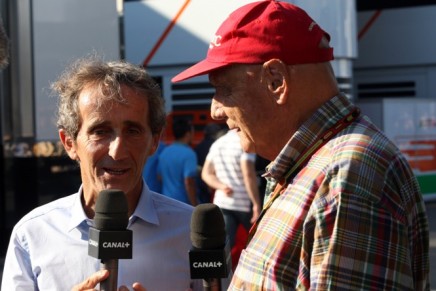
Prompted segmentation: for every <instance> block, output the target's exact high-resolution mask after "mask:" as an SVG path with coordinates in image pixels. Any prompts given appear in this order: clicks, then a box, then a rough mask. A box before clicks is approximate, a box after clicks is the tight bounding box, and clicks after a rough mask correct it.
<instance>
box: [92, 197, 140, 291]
mask: <svg viewBox="0 0 436 291" xmlns="http://www.w3.org/2000/svg"><path fill="white" fill-rule="evenodd" d="M128 222H129V217H128V206H127V198H126V195H125V194H124V192H123V191H121V190H116V189H108V190H103V191H101V192H100V193H99V194H98V197H97V201H96V202H95V216H94V227H90V228H89V240H88V255H90V256H91V257H94V258H97V259H100V260H101V269H102V270H109V277H108V278H107V279H106V280H104V281H102V282H101V283H100V291H116V290H117V289H118V286H117V285H118V259H131V258H132V237H133V235H132V231H131V230H128V229H126V228H127V223H128Z"/></svg>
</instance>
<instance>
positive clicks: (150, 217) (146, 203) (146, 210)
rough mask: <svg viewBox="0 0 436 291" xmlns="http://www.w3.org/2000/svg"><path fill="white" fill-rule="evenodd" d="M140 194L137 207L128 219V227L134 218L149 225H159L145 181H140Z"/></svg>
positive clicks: (150, 193) (151, 196) (151, 195)
mask: <svg viewBox="0 0 436 291" xmlns="http://www.w3.org/2000/svg"><path fill="white" fill-rule="evenodd" d="M142 185H143V187H142V192H141V197H140V198H139V201H138V205H137V206H136V209H135V211H134V212H133V214H132V216H131V217H130V219H129V226H130V224H132V223H133V222H134V220H135V219H136V218H139V219H142V220H143V221H146V222H149V223H151V224H156V225H157V224H159V217H158V215H157V210H156V208H155V205H154V201H153V194H152V193H153V192H151V191H150V189H149V188H148V186H147V184H146V183H145V181H144V180H143V181H142Z"/></svg>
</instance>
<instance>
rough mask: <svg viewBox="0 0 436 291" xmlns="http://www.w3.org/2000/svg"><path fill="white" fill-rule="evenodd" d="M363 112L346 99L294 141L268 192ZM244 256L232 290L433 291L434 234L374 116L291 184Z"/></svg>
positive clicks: (273, 171) (274, 168) (356, 124)
mask: <svg viewBox="0 0 436 291" xmlns="http://www.w3.org/2000/svg"><path fill="white" fill-rule="evenodd" d="M354 108H355V107H354V106H353V105H352V104H351V103H350V102H349V101H348V99H347V98H346V97H345V96H343V95H339V96H337V97H335V98H333V99H331V100H330V101H329V102H327V103H326V104H325V105H324V106H322V108H320V109H319V110H318V111H317V112H316V113H315V114H314V115H313V116H312V117H311V118H310V120H308V121H307V122H306V123H305V124H303V126H302V127H301V128H300V129H299V130H298V131H297V132H296V133H295V134H294V136H293V137H292V138H291V140H290V141H289V143H288V144H287V145H286V147H285V148H284V149H283V150H282V152H281V153H280V155H279V156H278V157H277V158H276V160H275V161H273V162H272V163H271V164H270V165H269V167H268V169H267V175H268V176H269V177H270V178H269V182H268V183H269V185H268V186H267V196H266V198H265V199H266V200H268V198H269V195H268V193H270V192H271V190H272V189H274V187H275V184H276V181H278V180H282V179H283V177H284V175H285V174H286V173H287V171H288V170H289V169H290V167H291V166H292V165H293V164H295V163H296V161H297V160H298V158H299V156H300V155H301V153H302V152H303V151H304V150H305V149H306V148H307V147H308V146H310V145H311V144H312V143H313V142H314V141H316V140H317V139H319V138H320V135H321V134H322V133H323V132H325V131H326V130H327V129H329V128H331V127H332V126H333V125H334V124H335V123H336V122H337V121H338V120H340V119H341V118H343V117H344V116H345V115H346V114H348V113H349V112H351V110H352V109H354ZM288 182H289V184H288V185H287V187H286V188H285V190H284V192H283V193H282V194H281V195H280V196H279V197H278V198H277V199H276V200H275V201H274V202H273V204H272V205H271V207H270V208H269V209H268V210H267V211H266V212H265V214H264V216H263V218H262V219H261V221H260V222H259V224H258V228H257V231H256V232H255V234H254V237H253V238H252V240H251V241H250V243H249V244H248V246H247V248H246V249H245V250H243V252H242V254H241V257H240V260H239V263H238V266H237V269H236V271H235V274H234V276H233V279H232V282H231V285H230V287H229V290H250V291H252V290H295V289H297V290H309V289H310V290H326V289H334V290H415V291H416V290H429V253H428V251H429V230H428V221H427V215H426V212H425V205H424V202H423V200H422V196H421V194H420V190H419V186H418V183H417V180H416V178H415V177H414V175H413V173H412V171H411V169H410V167H409V165H408V163H407V161H406V160H405V158H404V156H403V155H402V154H401V153H400V151H399V150H398V148H397V147H396V146H395V145H394V144H393V143H392V142H391V141H389V140H388V139H387V138H386V137H385V136H384V135H383V134H382V133H381V132H380V130H379V129H377V128H376V127H375V126H374V125H373V124H372V123H371V122H370V121H369V120H368V119H367V118H366V117H363V116H360V117H358V118H357V119H356V120H355V121H353V122H352V123H351V124H350V125H349V126H348V127H346V128H345V129H343V130H342V131H341V132H339V133H338V134H336V135H335V136H333V137H332V138H331V139H330V140H329V141H328V142H327V143H326V144H325V145H324V146H322V147H321V148H320V149H318V150H317V151H316V152H315V154H313V155H312V156H311V157H310V159H309V161H308V162H307V163H306V164H305V165H304V166H303V168H302V169H301V170H300V171H298V173H296V174H295V175H293V176H291V177H290V179H289V180H288Z"/></svg>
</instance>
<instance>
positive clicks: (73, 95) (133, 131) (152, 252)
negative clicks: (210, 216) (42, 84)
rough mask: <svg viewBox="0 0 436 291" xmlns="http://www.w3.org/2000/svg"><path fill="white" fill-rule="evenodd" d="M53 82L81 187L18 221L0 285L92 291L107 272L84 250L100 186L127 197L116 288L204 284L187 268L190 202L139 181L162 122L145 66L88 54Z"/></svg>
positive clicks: (156, 90)
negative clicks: (124, 252) (129, 246)
mask: <svg viewBox="0 0 436 291" xmlns="http://www.w3.org/2000/svg"><path fill="white" fill-rule="evenodd" d="M53 88H54V90H55V91H56V92H57V93H58V95H59V110H58V121H57V125H58V128H59V137H60V140H61V142H62V144H63V146H64V148H65V150H66V153H67V154H68V156H69V157H70V158H71V159H73V160H75V161H77V163H78V165H79V166H80V170H81V179H82V185H81V187H80V189H79V190H78V192H77V193H75V194H72V195H70V196H67V197H64V198H60V199H58V200H56V201H53V202H50V203H48V204H46V205H43V206H41V207H38V208H36V209H34V210H33V211H31V212H30V213H28V214H27V215H26V216H24V217H23V218H22V219H21V220H20V221H19V222H18V223H17V224H16V226H15V227H14V229H13V232H12V235H11V239H10V243H9V247H8V251H7V255H6V259H5V264H4V273H3V279H2V288H1V290H26V291H28V290H54V291H55V290H56V291H58V290H71V289H73V290H90V289H92V290H94V288H96V286H97V285H98V283H99V282H101V281H102V280H104V279H105V278H107V277H108V276H109V272H108V271H107V270H106V271H100V272H99V269H100V261H99V260H98V259H96V258H93V257H90V256H88V231H89V228H90V227H91V226H93V225H94V221H93V217H94V213H95V212H94V210H95V201H96V199H97V197H98V195H99V193H100V191H102V190H105V189H119V190H121V191H123V192H124V193H125V194H126V198H127V204H128V215H129V222H128V226H127V228H128V229H130V230H132V232H133V256H132V259H131V260H120V262H119V270H118V283H119V285H123V286H124V287H123V288H126V287H125V286H132V287H133V290H145V288H147V290H148V291H153V290H156V291H161V290H186V289H188V288H192V289H194V290H199V289H201V288H200V284H201V282H198V281H199V280H197V281H195V282H193V281H192V280H191V279H190V269H189V258H188V251H189V249H190V248H191V241H190V230H189V227H190V219H191V213H192V210H193V208H192V207H191V206H189V205H187V204H184V203H181V202H178V201H176V200H173V199H171V198H168V197H165V196H163V195H160V194H157V193H155V192H152V191H150V190H149V188H148V186H147V185H146V184H145V183H144V181H143V179H142V170H143V168H144V164H145V163H146V161H147V158H148V157H149V156H150V155H152V154H153V153H154V152H155V150H156V148H157V146H158V142H159V139H160V136H161V132H162V128H163V127H164V125H165V118H166V114H165V109H164V101H163V98H161V92H160V89H159V87H158V85H157V84H156V83H155V82H154V81H153V79H152V78H151V77H150V76H149V75H148V74H147V72H146V71H145V70H144V69H143V68H140V67H137V66H134V65H131V64H128V63H125V62H121V61H117V62H108V63H105V62H103V61H100V60H98V59H84V60H79V61H78V62H77V63H75V64H74V65H73V66H71V68H69V70H67V71H66V72H65V73H64V74H63V75H62V76H61V77H60V78H59V80H58V81H57V82H55V83H54V84H53ZM80 282H82V283H80ZM198 283H200V284H198Z"/></svg>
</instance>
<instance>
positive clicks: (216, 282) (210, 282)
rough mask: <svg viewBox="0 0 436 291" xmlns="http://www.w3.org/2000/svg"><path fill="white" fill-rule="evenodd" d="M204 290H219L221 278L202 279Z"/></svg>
mask: <svg viewBox="0 0 436 291" xmlns="http://www.w3.org/2000/svg"><path fill="white" fill-rule="evenodd" d="M203 290H204V291H221V279H219V278H207V279H203Z"/></svg>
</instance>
